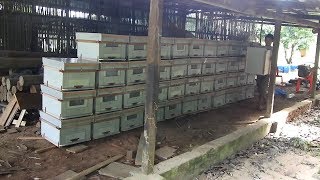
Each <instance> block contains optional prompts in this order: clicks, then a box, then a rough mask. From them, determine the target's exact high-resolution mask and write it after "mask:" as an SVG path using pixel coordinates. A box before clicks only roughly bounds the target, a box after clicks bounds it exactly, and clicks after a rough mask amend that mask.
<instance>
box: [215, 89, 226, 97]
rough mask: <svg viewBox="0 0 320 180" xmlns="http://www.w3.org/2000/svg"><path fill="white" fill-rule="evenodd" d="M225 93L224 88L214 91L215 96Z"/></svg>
mask: <svg viewBox="0 0 320 180" xmlns="http://www.w3.org/2000/svg"><path fill="white" fill-rule="evenodd" d="M225 94H226V90H222V91H216V92H215V96H223V95H225Z"/></svg>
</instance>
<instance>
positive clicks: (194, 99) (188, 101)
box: [182, 96, 199, 114]
mask: <svg viewBox="0 0 320 180" xmlns="http://www.w3.org/2000/svg"><path fill="white" fill-rule="evenodd" d="M198 99H199V97H198V96H189V97H185V98H183V102H182V114H191V113H195V112H197V111H198Z"/></svg>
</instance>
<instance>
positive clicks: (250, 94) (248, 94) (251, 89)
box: [246, 86, 254, 99]
mask: <svg viewBox="0 0 320 180" xmlns="http://www.w3.org/2000/svg"><path fill="white" fill-rule="evenodd" d="M246 98H247V99H250V98H254V86H248V87H247V88H246Z"/></svg>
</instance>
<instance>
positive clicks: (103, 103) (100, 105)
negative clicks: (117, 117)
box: [95, 87, 124, 114]
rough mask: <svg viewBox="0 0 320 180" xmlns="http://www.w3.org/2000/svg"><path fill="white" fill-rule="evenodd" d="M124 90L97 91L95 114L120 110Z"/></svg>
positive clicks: (107, 89) (108, 89)
mask: <svg viewBox="0 0 320 180" xmlns="http://www.w3.org/2000/svg"><path fill="white" fill-rule="evenodd" d="M123 90H124V88H122V87H121V88H106V89H98V90H97V97H96V101H95V112H96V114H100V113H107V112H112V111H119V110H121V109H122V102H123V98H122V97H123V93H124V92H123Z"/></svg>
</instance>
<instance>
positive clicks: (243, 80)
mask: <svg viewBox="0 0 320 180" xmlns="http://www.w3.org/2000/svg"><path fill="white" fill-rule="evenodd" d="M246 84H247V74H246V73H240V74H239V76H238V86H244V85H246Z"/></svg>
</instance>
